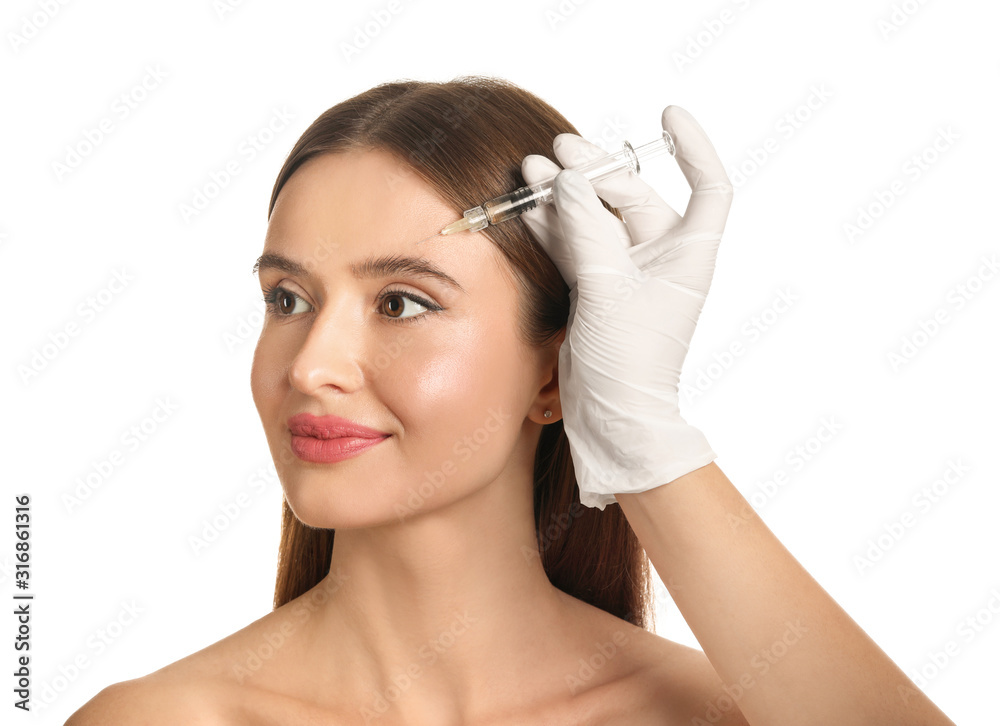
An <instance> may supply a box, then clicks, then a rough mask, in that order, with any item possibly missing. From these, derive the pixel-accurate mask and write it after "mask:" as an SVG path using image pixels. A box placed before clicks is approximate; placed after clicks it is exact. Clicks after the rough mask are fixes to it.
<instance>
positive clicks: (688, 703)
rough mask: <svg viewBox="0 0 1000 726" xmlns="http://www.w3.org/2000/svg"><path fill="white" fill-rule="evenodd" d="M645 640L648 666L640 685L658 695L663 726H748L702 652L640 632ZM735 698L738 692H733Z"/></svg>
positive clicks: (646, 632)
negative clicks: (700, 725) (702, 725)
mask: <svg viewBox="0 0 1000 726" xmlns="http://www.w3.org/2000/svg"><path fill="white" fill-rule="evenodd" d="M641 632H642V633H644V635H643V636H642V637H643V638H644V639H645V640H647V646H648V650H647V652H646V658H647V667H646V668H645V669H644V671H643V672H642V675H641V677H640V682H641V683H642V687H643V688H647V689H654V690H655V692H657V693H659V694H660V695H661V698H659V699H658V707H659V708H661V709H662V710H661V711H660V713H661V715H662V716H663V717H665V719H666V720H665V723H671V724H672V723H677V724H691V723H709V724H713V726H748V721H747V720H746V718H745V717H744V716H743V713H742V712H741V711H740V709H739V700H734V699H733V698H732V696H731V695H729V693H727V691H726V690H725V684H724V683H723V682H722V679H721V678H719V674H718V673H717V672H716V670H715V668H714V667H713V666H712V664H711V663H710V662H709V660H708V657H707V656H706V655H705V653H704V652H702V651H700V650H698V649H696V648H690V647H688V646H686V645H682V644H681V643H676V642H674V641H672V640H668V639H667V638H664V637H662V636H659V635H657V634H656V633H651V632H649V631H641ZM734 693H735V694H736V695H737V696H738V695H740V694H739V692H738V691H734Z"/></svg>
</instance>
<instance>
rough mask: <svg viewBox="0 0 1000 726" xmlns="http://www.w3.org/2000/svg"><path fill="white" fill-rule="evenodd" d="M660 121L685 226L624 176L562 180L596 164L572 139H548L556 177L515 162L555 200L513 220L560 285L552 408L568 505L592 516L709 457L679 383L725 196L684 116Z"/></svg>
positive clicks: (703, 143) (548, 165) (549, 169)
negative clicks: (565, 303)
mask: <svg viewBox="0 0 1000 726" xmlns="http://www.w3.org/2000/svg"><path fill="white" fill-rule="evenodd" d="M661 121H662V124H663V128H664V129H665V130H666V131H667V132H668V133H669V134H670V135H671V137H672V138H673V141H674V145H675V147H676V154H675V158H676V160H677V163H678V165H679V166H680V167H681V170H682V171H683V172H684V176H685V177H686V178H687V180H688V183H689V184H690V185H691V199H690V201H689V202H688V207H687V210H686V211H685V213H684V216H683V217H682V216H681V215H679V214H678V213H677V212H675V211H674V210H673V209H671V208H670V206H669V205H667V203H666V202H664V201H663V199H661V198H660V196H659V195H658V194H657V193H656V192H655V191H654V190H653V189H652V187H650V186H649V185H648V184H647V183H646V182H645V181H643V180H642V178H640V177H639V176H637V175H635V174H633V173H631V172H629V173H626V174H624V175H618V176H617V177H613V178H611V179H605V180H603V181H599V182H595V183H593V184H592V183H591V182H589V181H588V180H587V179H586V177H584V176H583V175H582V174H580V173H578V172H575V171H572V169H573V168H574V167H579V166H582V165H583V164H586V163H589V162H590V161H592V160H593V159H594V158H597V157H598V156H606V155H607V153H606V152H604V151H603V150H602V149H601V148H600V147H598V146H595V145H594V144H591V143H590V142H588V141H586V140H585V139H583V138H581V137H580V136H577V135H576V134H559V135H558V136H557V137H556V138H555V141H554V143H553V150H554V152H555V156H556V158H557V159H559V162H560V163H561V164H562V165H563V167H564V168H565V169H566V171H560V168H559V167H558V166H557V165H555V164H553V163H552V162H551V161H549V160H548V159H546V158H545V157H543V156H538V155H530V156H527V157H525V158H524V161H523V162H522V164H521V173H522V175H523V176H524V180H525V182H527V183H528V184H534V183H537V182H539V181H542V180H544V179H546V178H549V177H551V176H552V175H553V174H556V173H557V172H558V174H559V176H558V177H557V179H556V182H555V188H554V202H553V204H550V205H544V206H541V207H536V208H535V209H533V210H531V211H529V212H526V213H524V214H522V215H521V219H523V220H524V222H525V223H526V224H527V226H528V228H529V229H530V230H531V232H532V234H533V235H534V236H535V237H536V238H537V240H538V241H539V243H540V244H541V245H542V247H543V249H544V250H545V251H546V253H548V255H549V257H551V258H552V260H553V262H554V263H555V264H556V266H557V267H558V268H559V271H560V272H561V273H562V276H563V279H565V280H566V284H567V285H569V287H570V313H569V321H568V323H567V330H566V337H565V339H564V341H563V343H562V346H561V348H560V350H559V390H560V405H561V407H562V416H563V425H564V427H565V430H566V435H567V437H568V439H569V445H570V453H571V455H572V457H573V465H574V468H575V470H576V477H577V483H578V485H579V487H580V501H581V503H583V504H584V505H586V506H588V507H597V508H598V509H602V510H603V509H604V507H605V506H606V505H607V504H610V503H612V502H614V501H615V497H614V495H615V494H616V493H635V492H643V491H646V490H648V489H653V488H655V487H658V486H662V485H664V484H667V483H669V482H671V481H673V480H674V479H677V478H678V477H680V476H682V475H684V474H687V473H688V472H691V471H694V470H695V469H698V468H700V467H702V466H705V465H706V464H708V463H710V462H711V461H713V460H714V459H715V458H716V454H715V452H714V451H712V448H711V447H710V446H709V444H708V441H707V440H706V438H705V436H704V435H703V434H702V433H701V431H699V430H698V429H696V428H694V427H693V426H691V425H689V424H688V423H687V422H685V421H684V419H683V418H682V417H681V414H680V408H679V405H678V388H677V384H678V380H679V378H680V373H681V366H682V365H683V364H684V357H685V355H686V354H687V351H688V346H689V344H690V342H691V336H692V335H693V334H694V328H695V325H696V324H697V322H698V317H699V315H700V314H701V309H702V305H703V304H704V301H705V296H706V295H707V294H708V290H709V287H710V286H711V283H712V276H713V274H714V272H715V257H716V252H717V250H718V247H719V242H720V240H721V237H722V232H723V230H724V228H725V225H726V217H727V216H728V214H729V207H730V204H731V203H732V198H733V187H732V184H731V183H730V181H729V178H728V176H727V175H726V172H725V169H724V168H723V165H722V162H721V161H720V159H719V157H718V155H717V154H716V153H715V149H714V148H713V146H712V143H711V142H710V141H709V140H708V137H707V136H706V135H705V132H704V131H703V130H702V128H701V126H699V125H698V123H697V122H696V121H695V120H694V118H693V117H692V116H691V115H690V114H689V113H688V112H687V111H685V110H684V109H682V108H680V107H678V106H667V107H666V108H665V109H664V110H663V114H662V117H661ZM595 190H596V193H595ZM598 195H600V197H601V198H603V199H604V200H606V201H607V202H608V203H609V204H611V205H612V206H614V207H617V208H618V209H619V210H620V211H621V213H622V216H623V217H624V218H625V220H626V223H622V221H621V220H619V219H617V218H616V217H615V216H614V215H613V214H611V213H610V212H609V211H608V210H607V209H605V208H604V206H603V205H601V203H600V200H599V199H598Z"/></svg>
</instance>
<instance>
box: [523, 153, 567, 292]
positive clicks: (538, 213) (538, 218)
mask: <svg viewBox="0 0 1000 726" xmlns="http://www.w3.org/2000/svg"><path fill="white" fill-rule="evenodd" d="M560 171H562V168H561V167H560V166H559V165H558V164H556V163H555V162H554V161H552V160H551V159H547V158H546V157H544V156H541V155H539V154H529V155H528V156H526V157H524V160H523V161H521V176H523V177H524V182H525V184H527V185H528V186H530V185H532V184H537V183H538V182H540V181H544V180H545V179H549V178H551V177H553V176H555V175H556V174H558V173H559V172H560ZM521 220H523V221H524V224H525V226H526V227H527V228H528V230H529V231H530V232H531V234H532V235H534V237H535V239H537V240H538V243H539V244H540V245H541V246H542V249H543V250H545V253H546V254H547V255H548V256H549V258H550V259H551V260H552V262H553V263H554V264H555V266H556V268H557V269H558V270H559V273H560V274H561V275H562V277H563V279H564V280H565V281H566V284H567V285H569V287H570V288H571V289H572V288H573V287H575V286H576V270H574V269H573V257H572V255H571V253H570V250H569V247H568V246H567V244H566V239H565V238H564V237H563V234H562V227H561V226H560V224H559V216H558V214H557V213H556V207H555V205H554V204H543V205H541V206H539V207H535V208H534V209H530V210H528V211H527V212H525V213H524V214H522V215H521Z"/></svg>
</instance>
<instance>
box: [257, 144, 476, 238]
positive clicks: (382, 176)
mask: <svg viewBox="0 0 1000 726" xmlns="http://www.w3.org/2000/svg"><path fill="white" fill-rule="evenodd" d="M461 216H462V213H461V210H455V209H452V208H450V207H449V206H448V204H447V203H446V202H445V201H444V200H443V199H441V198H440V197H439V196H438V195H437V193H436V192H435V191H434V189H432V188H431V187H430V186H429V185H428V184H427V183H426V182H425V181H424V180H423V179H421V178H420V177H419V176H417V174H416V173H414V172H413V171H412V170H411V169H410V168H409V167H407V166H406V165H405V164H403V163H402V162H400V161H399V160H398V159H397V158H396V157H395V156H394V155H392V154H390V153H389V152H386V151H382V150H364V151H360V150H354V151H349V152H344V153H337V154H323V155H321V156H318V157H314V158H312V159H310V160H309V161H307V162H306V163H305V164H303V165H302V166H301V167H299V168H298V169H297V170H296V171H295V173H294V174H292V176H291V177H290V178H289V180H288V181H287V182H286V183H285V185H284V186H283V187H282V189H281V192H280V194H279V195H278V199H277V201H276V202H275V205H274V210H273V211H272V213H271V219H270V222H269V225H268V236H269V237H270V236H271V235H272V233H274V234H278V235H280V236H282V237H284V236H288V235H293V236H295V237H310V238H315V237H317V236H329V235H330V234H331V232H333V231H337V232H338V233H340V234H341V235H346V236H348V237H356V236H358V235H362V234H363V235H364V236H365V237H366V238H369V239H393V240H397V241H406V240H407V239H408V238H410V237H412V242H413V243H414V244H415V243H416V242H417V240H420V239H423V238H424V237H427V236H428V235H430V234H433V233H434V232H436V231H438V230H440V229H441V227H443V226H444V225H446V224H448V223H449V222H451V221H453V220H455V219H458V218H459V217H461ZM420 232H423V234H420ZM414 234H416V235H417V236H413V235H414ZM421 247H423V245H421Z"/></svg>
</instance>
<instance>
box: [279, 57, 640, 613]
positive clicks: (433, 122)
mask: <svg viewBox="0 0 1000 726" xmlns="http://www.w3.org/2000/svg"><path fill="white" fill-rule="evenodd" d="M565 132H568V133H574V134H578V133H579V132H578V131H577V130H576V128H575V127H574V126H573V124H571V123H570V122H569V121H568V120H567V119H566V118H565V117H563V116H562V114H560V113H559V112H558V111H556V110H555V109H554V108H552V107H551V106H550V105H549V104H547V103H545V102H544V101H542V100H541V99H540V98H538V97H537V96H535V95H533V94H532V93H529V92H528V91H526V90H524V89H522V88H519V87H518V86H516V85H514V84H512V83H510V82H509V81H506V80H503V79H500V78H493V77H488V76H461V77H459V78H456V79H454V80H452V81H448V82H445V83H435V82H424V81H414V80H405V81H397V82H391V83H384V84H381V85H379V86H376V87H374V88H371V89H369V90H367V91H364V92H363V93H360V94H359V95H357V96H354V97H353V98H349V99H347V100H346V101H342V102H341V103H338V104H337V105H336V106H334V107H332V108H330V109H328V110H327V111H325V112H324V113H323V114H322V115H320V117H319V118H317V119H316V120H315V121H314V122H313V123H312V125H311V126H309V128H308V129H306V131H305V132H304V133H303V134H302V136H301V137H300V138H299V140H298V141H297V142H296V143H295V146H294V147H293V148H292V150H291V152H290V153H289V155H288V157H287V159H286V160H285V163H284V165H283V166H282V168H281V171H280V173H279V174H278V178H277V180H276V181H275V184H274V190H273V191H272V193H271V202H270V205H269V207H268V218H270V216H271V211H272V210H273V209H274V203H275V201H276V200H277V198H278V193H279V192H280V191H281V188H282V186H284V184H285V182H287V181H288V179H289V178H290V177H291V175H292V174H294V173H295V170H296V169H298V168H299V166H301V165H302V164H303V163H305V162H306V161H307V160H309V159H311V158H313V157H315V156H317V155H319V154H329V153H337V152H346V151H350V150H355V149H378V150H382V151H388V152H391V153H393V154H395V155H396V156H397V157H398V158H399V159H400V160H401V161H402V162H403V163H404V164H406V166H407V167H408V168H410V169H412V170H413V172H414V173H416V174H417V175H419V176H420V178H422V179H423V180H424V181H426V183H427V184H428V185H429V186H430V187H432V188H433V189H435V190H436V191H437V192H438V193H439V194H440V196H441V197H442V198H443V199H444V200H445V201H447V202H448V203H450V204H451V206H452V207H454V209H455V210H458V212H459V215H460V213H461V211H462V210H465V209H469V208H470V207H474V206H476V205H478V204H480V203H481V202H483V201H484V200H486V199H492V198H493V197H496V196H499V195H501V194H506V193H507V192H509V191H511V190H512V189H515V188H517V187H521V186H524V184H525V181H524V178H523V177H522V176H521V160H522V159H523V158H524V157H525V156H527V155H528V154H540V155H542V156H546V157H548V158H549V159H552V160H553V161H557V160H556V159H555V157H554V154H553V152H552V141H553V139H554V137H555V136H556V135H557V134H560V133H565ZM557 163H558V162H557ZM605 207H606V208H608V209H609V210H610V211H611V212H612V213H614V214H615V215H616V216H618V217H619V218H621V215H620V214H619V213H618V210H616V209H614V208H613V207H610V206H609V205H608V204H607V203H605ZM459 215H456V216H459ZM483 233H484V234H485V235H486V236H487V237H488V238H489V239H490V240H491V241H492V242H493V243H494V244H495V245H496V246H497V247H498V248H499V249H500V251H501V252H502V253H503V255H504V256H505V258H506V259H507V261H508V262H509V266H510V271H511V272H512V273H513V276H512V278H513V279H514V281H515V283H516V285H517V289H518V302H519V304H518V328H519V330H518V333H519V335H520V337H521V339H522V340H523V341H524V342H525V343H526V344H528V345H531V346H543V345H545V344H547V343H551V342H552V341H553V340H555V338H556V337H557V336H558V334H559V332H560V331H561V330H562V329H563V328H564V327H565V326H566V322H567V320H568V317H569V306H570V301H569V288H568V287H567V286H566V283H565V281H564V280H563V279H562V276H561V275H560V274H559V270H558V269H557V268H556V266H555V265H554V264H553V262H552V260H551V259H550V258H549V257H548V255H546V254H545V252H544V251H543V250H542V249H541V247H540V246H539V245H538V243H537V242H536V241H535V240H534V238H533V237H532V236H531V233H530V232H529V230H528V228H527V227H526V226H525V225H524V223H523V222H522V221H521V220H520V219H514V220H510V221H507V222H505V223H503V224H498V225H495V226H493V225H491V226H489V227H487V228H486V229H484V230H483ZM276 463H277V462H276ZM534 492H535V496H534V501H535V527H536V532H537V535H538V556H539V557H540V558H541V560H542V565H543V567H544V569H545V573H546V574H547V576H548V578H549V581H550V582H551V583H552V584H553V585H554V586H555V587H558V588H559V589H560V590H562V591H563V592H565V593H568V594H569V595H572V596H573V597H576V598H578V599H580V600H583V601H584V602H587V603H590V604H591V605H594V606H595V607H598V608H601V609H602V610H605V611H607V612H609V613H611V614H613V615H616V616H617V617H619V618H622V619H623V620H626V621H628V622H630V623H632V624H633V625H638V626H639V627H642V628H645V629H647V630H649V629H651V628H652V627H653V625H652V623H653V619H654V611H653V607H652V600H653V590H652V577H651V573H650V569H649V560H648V558H647V556H646V553H645V551H644V550H643V548H642V546H641V545H640V543H639V540H638V538H637V537H636V536H635V533H634V532H633V531H632V528H631V527H630V526H629V524H628V520H626V519H625V515H624V514H623V513H622V511H621V507H619V506H617V505H609V506H607V507H606V508H605V509H604V510H603V511H602V510H599V509H593V508H590V507H585V506H583V505H582V504H581V503H580V492H579V489H578V488H577V484H576V476H575V474H574V471H573V462H572V459H571V458H570V451H569V442H568V441H567V439H566V433H565V431H564V429H563V424H562V421H557V422H554V423H551V424H547V425H546V426H544V427H543V429H542V433H541V436H540V439H539V442H538V449H537V452H536V455H535V467H534ZM333 541H334V530H332V529H318V528H315V527H309V526H307V525H304V524H303V523H302V522H300V521H299V520H298V519H297V518H296V517H295V515H294V514H293V513H292V510H291V509H290V508H289V506H288V502H287V501H283V503H282V522H281V545H280V550H279V553H278V574H277V580H276V583H275V590H274V607H275V608H278V607H281V606H282V605H284V604H285V603H287V602H289V601H290V600H293V599H294V598H296V597H298V596H299V595H302V594H303V593H305V592H306V591H307V590H309V589H311V588H312V587H314V586H315V585H317V584H318V583H319V582H320V581H321V580H322V579H323V578H324V577H325V576H326V575H327V573H328V572H329V569H330V561H331V553H332V550H333Z"/></svg>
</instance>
